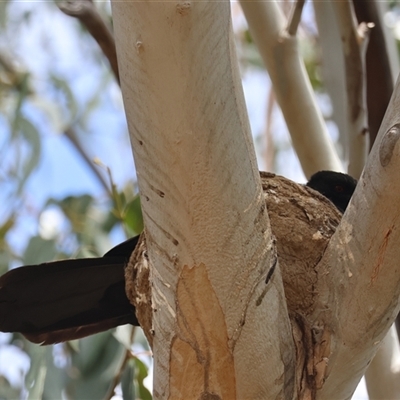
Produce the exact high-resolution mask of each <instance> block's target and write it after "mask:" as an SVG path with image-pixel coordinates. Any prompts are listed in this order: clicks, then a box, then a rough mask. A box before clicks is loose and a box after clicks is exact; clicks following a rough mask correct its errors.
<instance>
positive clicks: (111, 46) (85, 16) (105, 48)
mask: <svg viewBox="0 0 400 400" xmlns="http://www.w3.org/2000/svg"><path fill="white" fill-rule="evenodd" d="M58 7H59V9H60V10H61V11H62V12H63V13H64V14H67V15H69V16H71V17H74V18H78V19H79V21H80V22H81V23H82V24H83V25H84V26H85V27H86V29H87V30H88V31H89V33H90V34H91V35H92V36H93V38H94V39H95V40H96V42H97V44H98V45H99V46H100V48H101V50H102V52H103V54H104V55H105V56H106V57H107V59H108V61H109V63H110V66H111V69H112V71H113V73H114V76H115V79H116V80H117V82H118V84H119V71H118V60H117V53H116V50H115V41H114V36H113V34H112V33H111V31H110V29H109V28H108V27H107V25H106V24H105V23H104V21H103V19H102V18H101V16H100V14H99V13H98V11H97V9H96V7H95V5H94V4H93V3H92V2H91V1H90V0H75V1H65V2H62V3H60V4H59V5H58Z"/></svg>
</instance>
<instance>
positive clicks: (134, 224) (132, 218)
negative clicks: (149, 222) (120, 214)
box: [124, 195, 144, 234]
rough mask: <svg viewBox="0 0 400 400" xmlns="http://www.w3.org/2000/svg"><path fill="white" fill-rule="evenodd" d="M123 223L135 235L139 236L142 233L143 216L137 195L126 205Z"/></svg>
mask: <svg viewBox="0 0 400 400" xmlns="http://www.w3.org/2000/svg"><path fill="white" fill-rule="evenodd" d="M124 223H125V224H126V225H127V226H128V227H129V228H130V229H132V231H133V232H134V233H135V234H139V233H141V232H142V231H143V228H144V225H143V215H142V207H141V205H140V196H139V195H138V196H136V197H135V198H134V199H133V200H132V201H130V202H129V203H128V204H127V205H126V207H125V212H124Z"/></svg>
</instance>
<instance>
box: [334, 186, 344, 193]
mask: <svg viewBox="0 0 400 400" xmlns="http://www.w3.org/2000/svg"><path fill="white" fill-rule="evenodd" d="M343 190H344V188H343V186H340V185H336V186H335V191H336V192H338V193H342V192H343Z"/></svg>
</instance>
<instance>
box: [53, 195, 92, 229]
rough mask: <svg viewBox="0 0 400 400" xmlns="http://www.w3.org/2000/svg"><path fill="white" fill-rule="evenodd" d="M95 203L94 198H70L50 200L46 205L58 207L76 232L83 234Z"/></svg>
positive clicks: (86, 196) (87, 196)
mask: <svg viewBox="0 0 400 400" xmlns="http://www.w3.org/2000/svg"><path fill="white" fill-rule="evenodd" d="M93 203H94V199H93V197H92V196H90V195H88V194H84V195H82V196H68V197H65V198H64V199H62V200H55V199H50V200H49V201H48V202H47V204H46V205H52V204H55V205H58V206H59V207H60V208H61V209H62V211H63V213H64V214H65V216H66V217H67V218H68V220H69V221H70V223H71V226H72V229H73V231H74V232H76V233H78V234H81V233H82V232H84V230H85V226H86V223H87V219H88V214H89V210H90V208H91V207H92V205H93Z"/></svg>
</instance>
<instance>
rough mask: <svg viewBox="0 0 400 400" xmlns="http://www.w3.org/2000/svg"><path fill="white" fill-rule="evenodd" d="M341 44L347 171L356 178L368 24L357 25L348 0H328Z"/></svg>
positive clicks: (361, 149) (365, 147) (363, 138)
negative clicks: (333, 13) (329, 0)
mask: <svg viewBox="0 0 400 400" xmlns="http://www.w3.org/2000/svg"><path fill="white" fill-rule="evenodd" d="M332 6H333V9H334V11H335V14H336V20H337V22H338V27H339V32H340V38H341V41H342V46H343V54H344V65H345V76H346V79H345V81H346V94H347V96H346V100H347V101H346V103H347V135H346V137H347V141H348V155H349V165H348V173H349V174H350V175H351V176H353V177H354V178H356V179H358V178H359V177H360V175H361V172H362V170H363V168H364V165H365V161H366V159H367V155H368V151H369V134H368V111H367V86H366V85H367V79H366V65H365V57H366V52H367V44H368V36H369V29H370V28H369V27H368V25H367V24H365V23H362V24H360V25H359V26H358V24H357V20H356V17H355V14H354V10H353V5H352V2H351V0H345V1H340V2H332Z"/></svg>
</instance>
